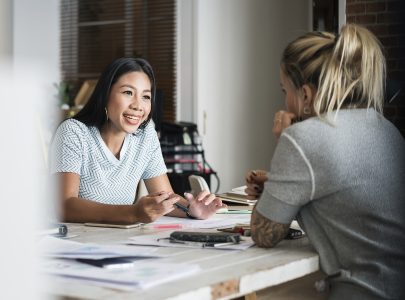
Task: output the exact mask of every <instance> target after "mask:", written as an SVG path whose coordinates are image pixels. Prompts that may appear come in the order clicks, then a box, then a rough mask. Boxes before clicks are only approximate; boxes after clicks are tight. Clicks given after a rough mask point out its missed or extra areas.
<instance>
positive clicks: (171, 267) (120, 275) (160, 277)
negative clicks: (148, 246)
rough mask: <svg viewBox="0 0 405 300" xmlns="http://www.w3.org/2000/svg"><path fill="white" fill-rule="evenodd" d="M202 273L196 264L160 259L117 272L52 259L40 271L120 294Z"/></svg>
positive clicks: (140, 263)
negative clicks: (122, 291) (167, 261)
mask: <svg viewBox="0 0 405 300" xmlns="http://www.w3.org/2000/svg"><path fill="white" fill-rule="evenodd" d="M199 270H200V267H199V266H198V265H196V264H184V263H183V264H181V263H180V264H179V263H165V262H160V261H159V260H158V259H148V260H147V261H139V262H135V264H134V267H133V268H130V269H118V270H114V269H103V268H98V267H93V266H90V265H86V264H82V263H79V262H76V261H74V260H65V259H51V260H47V261H45V262H44V263H43V265H42V268H41V271H42V272H43V273H45V274H51V275H58V276H62V277H64V278H69V279H75V280H80V281H81V282H83V283H85V284H88V283H91V284H94V285H98V286H103V287H110V288H115V289H121V290H133V289H136V288H140V289H146V288H150V287H152V286H156V285H158V284H161V283H164V282H168V281H171V280H174V279H178V278H181V277H184V276H189V275H191V274H194V273H196V272H198V271H199Z"/></svg>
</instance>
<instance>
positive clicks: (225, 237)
mask: <svg viewBox="0 0 405 300" xmlns="http://www.w3.org/2000/svg"><path fill="white" fill-rule="evenodd" d="M170 239H172V240H177V241H188V242H200V243H235V244H236V243H239V242H240V234H239V233H233V232H194V231H173V232H172V233H171V234H170Z"/></svg>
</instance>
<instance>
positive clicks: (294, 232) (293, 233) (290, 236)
mask: <svg viewBox="0 0 405 300" xmlns="http://www.w3.org/2000/svg"><path fill="white" fill-rule="evenodd" d="M302 237H303V234H302V231H301V230H298V229H294V228H290V229H289V230H288V233H287V235H286V237H285V239H286V240H295V239H299V238H302Z"/></svg>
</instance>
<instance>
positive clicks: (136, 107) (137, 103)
mask: <svg viewBox="0 0 405 300" xmlns="http://www.w3.org/2000/svg"><path fill="white" fill-rule="evenodd" d="M129 108H130V109H133V110H136V111H142V110H143V108H142V106H141V101H140V100H139V99H137V98H135V100H134V101H133V102H132V103H131V104H130V105H129Z"/></svg>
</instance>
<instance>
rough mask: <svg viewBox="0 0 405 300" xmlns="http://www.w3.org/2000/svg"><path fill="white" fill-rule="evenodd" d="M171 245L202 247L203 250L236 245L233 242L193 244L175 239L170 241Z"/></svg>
mask: <svg viewBox="0 0 405 300" xmlns="http://www.w3.org/2000/svg"><path fill="white" fill-rule="evenodd" d="M169 241H170V243H175V244H183V245H188V246H196V247H201V248H217V247H218V248H219V247H224V246H229V245H234V244H235V243H233V242H228V243H201V242H191V241H180V240H175V239H170V238H169Z"/></svg>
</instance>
